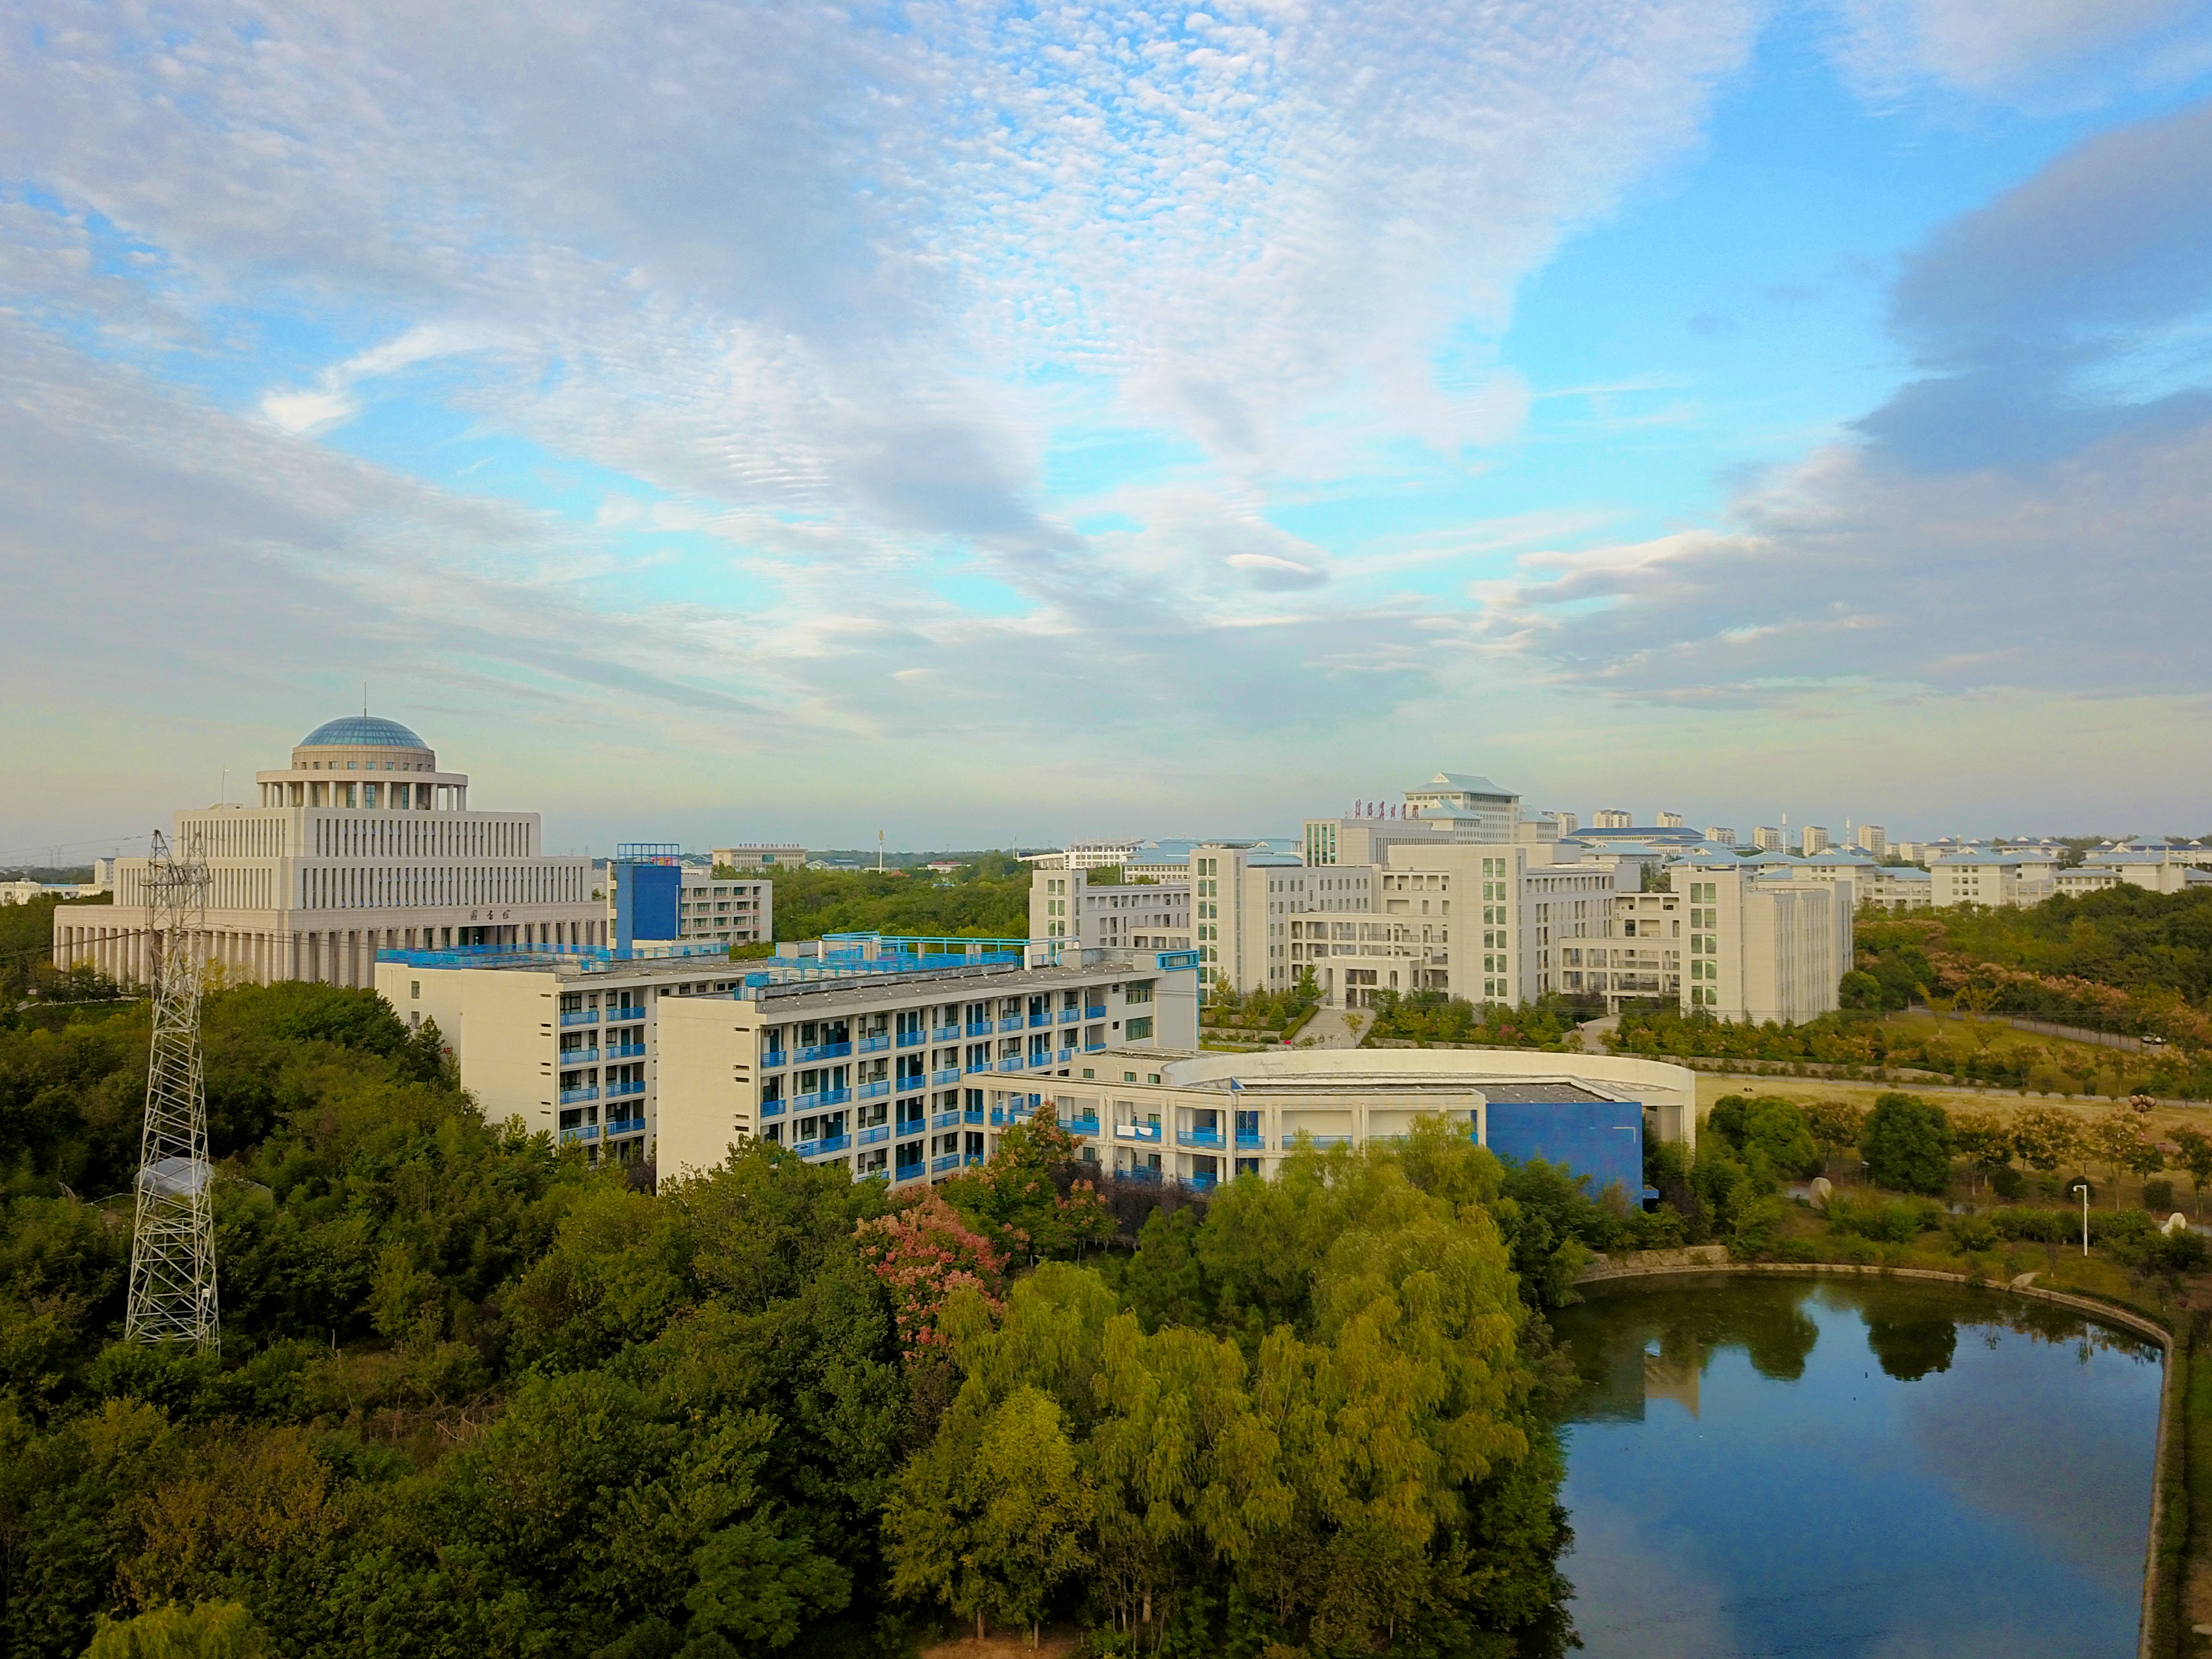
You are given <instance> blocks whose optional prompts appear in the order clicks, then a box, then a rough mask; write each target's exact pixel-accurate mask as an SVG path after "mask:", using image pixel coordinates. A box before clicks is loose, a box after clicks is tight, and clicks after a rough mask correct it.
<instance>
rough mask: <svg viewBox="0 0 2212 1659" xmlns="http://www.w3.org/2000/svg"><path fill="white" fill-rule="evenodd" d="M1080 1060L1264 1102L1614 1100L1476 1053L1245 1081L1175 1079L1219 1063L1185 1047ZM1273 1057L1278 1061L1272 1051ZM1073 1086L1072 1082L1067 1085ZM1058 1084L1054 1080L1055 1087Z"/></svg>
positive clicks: (1105, 1081)
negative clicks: (1452, 1059)
mask: <svg viewBox="0 0 2212 1659" xmlns="http://www.w3.org/2000/svg"><path fill="white" fill-rule="evenodd" d="M1083 1058H1084V1061H1085V1064H1087V1065H1089V1066H1090V1067H1091V1069H1092V1070H1106V1069H1110V1068H1113V1067H1118V1068H1120V1069H1121V1070H1125V1071H1134V1072H1136V1073H1137V1075H1138V1077H1139V1078H1140V1079H1142V1080H1144V1081H1146V1082H1149V1081H1150V1080H1151V1079H1152V1077H1153V1076H1154V1075H1158V1076H1159V1077H1162V1078H1163V1079H1164V1081H1165V1083H1167V1084H1168V1085H1169V1086H1170V1087H1173V1088H1178V1089H1203V1090H1206V1092H1208V1093H1212V1094H1220V1095H1250V1096H1252V1097H1253V1098H1254V1100H1255V1101H1257V1100H1259V1099H1261V1098H1262V1097H1272V1098H1279V1097H1282V1096H1285V1095H1300V1096H1303V1097H1305V1098H1309V1099H1310V1098H1312V1097H1314V1096H1316V1095H1322V1096H1330V1095H1340V1096H1352V1095H1376V1094H1390V1095H1426V1096H1431V1097H1434V1096H1437V1095H1455V1096H1457V1097H1459V1098H1461V1099H1462V1100H1463V1099H1465V1098H1466V1097H1467V1096H1468V1095H1481V1096H1482V1097H1483V1099H1484V1100H1485V1101H1487V1102H1489V1103H1490V1104H1492V1105H1493V1106H1523V1105H1526V1106H1542V1105H1561V1104H1567V1103H1571V1102H1574V1101H1610V1100H1615V1099H1618V1098H1620V1095H1619V1092H1618V1090H1614V1089H1608V1088H1607V1086H1606V1085H1603V1084H1600V1083H1593V1082H1591V1081H1590V1080H1589V1079H1587V1078H1578V1077H1574V1076H1572V1075H1571V1071H1563V1072H1562V1073H1561V1074H1560V1075H1559V1076H1557V1077H1509V1076H1505V1075H1504V1074H1502V1073H1498V1072H1491V1071H1487V1070H1486V1069H1485V1067H1484V1065H1483V1063H1482V1062H1483V1057H1482V1054H1481V1052H1480V1051H1479V1050H1476V1051H1463V1052H1462V1053H1461V1054H1460V1056H1459V1058H1461V1059H1462V1060H1463V1061H1464V1062H1465V1065H1464V1067H1463V1069H1461V1070H1455V1071H1453V1072H1451V1073H1449V1074H1437V1073H1429V1074H1427V1075H1424V1074H1422V1073H1420V1072H1418V1071H1408V1070H1397V1069H1395V1068H1393V1067H1391V1066H1390V1064H1389V1058H1388V1055H1387V1053H1386V1054H1384V1055H1377V1056H1375V1057H1374V1060H1375V1064H1374V1066H1373V1069H1372V1070H1335V1069H1330V1070H1312V1071H1303V1070H1288V1071H1281V1070H1278V1071H1256V1070H1255V1072H1253V1073H1251V1074H1249V1075H1246V1076H1241V1077H1240V1076H1237V1075H1236V1074H1234V1073H1224V1074H1221V1075H1218V1076H1214V1077H1176V1076H1175V1075H1173V1068H1174V1066H1175V1064H1176V1063H1178V1062H1184V1061H1190V1060H1197V1059H1205V1060H1209V1061H1218V1060H1219V1059H1221V1058H1224V1057H1223V1056H1222V1055H1220V1054H1219V1053H1217V1052H1206V1053H1203V1054H1201V1053H1200V1052H1198V1051H1195V1050H1192V1049H1187V1048H1133V1047H1127V1046H1115V1047H1112V1048H1106V1049H1101V1050H1099V1051H1097V1052H1094V1053H1090V1054H1085V1056H1084V1057H1083ZM1268 1058H1271V1059H1273V1058H1278V1057H1276V1056H1274V1055H1273V1054H1270V1055H1269V1057H1268ZM1065 1081H1066V1084H1067V1085H1068V1086H1072V1085H1073V1082H1074V1081H1075V1080H1073V1079H1070V1080H1065ZM1081 1081H1083V1082H1085V1083H1090V1084H1091V1086H1092V1087H1094V1088H1097V1087H1106V1088H1112V1087H1113V1086H1114V1085H1115V1083H1117V1082H1118V1083H1121V1085H1122V1086H1123V1087H1127V1078H1119V1079H1117V1078H1113V1077H1106V1078H1085V1079H1082V1080H1081ZM1060 1086H1061V1084H1060V1083H1055V1087H1060Z"/></svg>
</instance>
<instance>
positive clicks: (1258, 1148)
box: [1237, 1129, 1267, 1152]
mask: <svg viewBox="0 0 2212 1659" xmlns="http://www.w3.org/2000/svg"><path fill="white" fill-rule="evenodd" d="M1237 1150H1238V1151H1239V1152H1264V1151H1266V1150H1267V1137H1266V1136H1265V1135H1261V1134H1257V1133H1254V1132H1252V1131H1248V1130H1243V1129H1240V1130H1238V1131H1237Z"/></svg>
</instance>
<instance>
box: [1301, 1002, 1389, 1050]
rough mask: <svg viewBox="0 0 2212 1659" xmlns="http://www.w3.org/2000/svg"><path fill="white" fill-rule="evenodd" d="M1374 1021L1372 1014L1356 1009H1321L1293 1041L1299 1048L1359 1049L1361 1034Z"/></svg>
mask: <svg viewBox="0 0 2212 1659" xmlns="http://www.w3.org/2000/svg"><path fill="white" fill-rule="evenodd" d="M1374 1019H1375V1016H1373V1015H1372V1014H1363V1013H1360V1012H1359V1011H1358V1009H1348V1008H1324V1009H1318V1010H1317V1011H1316V1013H1315V1015H1314V1016H1313V1018H1312V1019H1311V1020H1310V1021H1308V1022H1307V1023H1306V1028H1305V1029H1304V1031H1301V1032H1300V1033H1298V1034H1297V1036H1296V1037H1294V1038H1292V1039H1291V1043H1292V1046H1295V1047H1298V1048H1357V1047H1358V1046H1359V1036H1360V1034H1361V1033H1362V1032H1364V1030H1366V1029H1367V1028H1368V1027H1369V1026H1370V1024H1372V1023H1373V1022H1374Z"/></svg>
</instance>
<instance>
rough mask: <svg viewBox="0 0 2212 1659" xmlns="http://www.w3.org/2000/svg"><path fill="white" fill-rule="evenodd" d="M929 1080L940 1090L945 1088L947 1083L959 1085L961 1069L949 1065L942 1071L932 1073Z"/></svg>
mask: <svg viewBox="0 0 2212 1659" xmlns="http://www.w3.org/2000/svg"><path fill="white" fill-rule="evenodd" d="M929 1080H930V1082H932V1083H935V1084H936V1085H937V1086H938V1087H939V1089H942V1088H944V1087H945V1084H947V1083H958V1082H959V1081H960V1068H959V1067H958V1066H957V1065H948V1066H946V1067H945V1069H944V1070H941V1071H933V1072H931V1073H930V1074H929Z"/></svg>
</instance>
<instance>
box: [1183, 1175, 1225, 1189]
mask: <svg viewBox="0 0 2212 1659" xmlns="http://www.w3.org/2000/svg"><path fill="white" fill-rule="evenodd" d="M1190 1184H1191V1186H1192V1188H1193V1189H1194V1190H1195V1191H1197V1192H1212V1190H1213V1189H1214V1188H1215V1187H1216V1186H1219V1185H1220V1184H1221V1177H1220V1176H1218V1175H1193V1176H1192V1177H1191V1178H1190Z"/></svg>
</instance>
